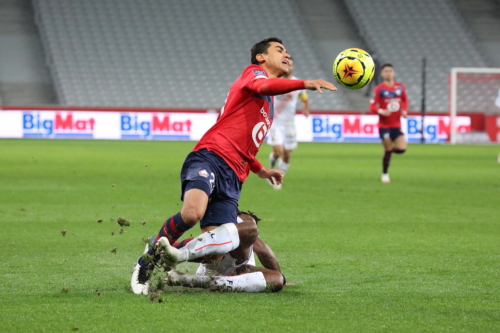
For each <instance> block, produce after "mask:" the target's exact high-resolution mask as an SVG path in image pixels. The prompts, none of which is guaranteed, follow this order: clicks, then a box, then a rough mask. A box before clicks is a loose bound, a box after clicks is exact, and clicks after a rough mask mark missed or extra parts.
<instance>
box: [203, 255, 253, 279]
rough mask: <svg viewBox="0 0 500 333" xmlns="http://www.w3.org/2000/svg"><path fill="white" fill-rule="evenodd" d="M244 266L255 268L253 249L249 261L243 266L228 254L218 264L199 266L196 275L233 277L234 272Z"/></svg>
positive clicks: (244, 262)
mask: <svg viewBox="0 0 500 333" xmlns="http://www.w3.org/2000/svg"><path fill="white" fill-rule="evenodd" d="M243 265H251V266H255V257H254V254H253V249H250V253H249V255H248V258H247V260H245V261H243V262H242V263H241V264H236V259H234V258H233V257H231V255H230V254H229V253H227V254H226V255H225V256H224V258H223V259H222V260H221V261H219V262H217V263H213V264H200V265H199V266H198V269H197V270H196V275H210V276H212V275H224V276H229V275H233V273H234V271H235V270H236V269H237V268H239V267H241V266H243Z"/></svg>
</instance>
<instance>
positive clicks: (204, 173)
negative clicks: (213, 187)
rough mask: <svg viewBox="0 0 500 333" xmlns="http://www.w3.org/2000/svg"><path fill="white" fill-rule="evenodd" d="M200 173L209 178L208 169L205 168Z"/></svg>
mask: <svg viewBox="0 0 500 333" xmlns="http://www.w3.org/2000/svg"><path fill="white" fill-rule="evenodd" d="M198 174H199V175H200V176H202V177H205V178H208V172H207V170H205V169H203V170H200V171H199V172H198Z"/></svg>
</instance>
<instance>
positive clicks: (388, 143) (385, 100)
mask: <svg viewBox="0 0 500 333" xmlns="http://www.w3.org/2000/svg"><path fill="white" fill-rule="evenodd" d="M380 76H382V79H383V82H382V83H381V84H379V85H377V86H376V87H375V89H374V90H373V97H372V98H371V100H370V110H371V111H373V112H375V113H377V114H378V115H379V123H378V128H379V134H380V139H381V140H382V145H383V146H384V158H383V159H382V179H381V180H382V183H390V182H391V180H390V178H389V173H388V170H389V164H390V163H391V156H392V153H395V154H403V153H404V152H405V151H406V139H405V136H404V134H403V132H402V131H401V117H403V118H406V116H407V115H408V98H407V96H406V88H405V86H404V85H403V84H402V83H399V82H395V81H394V67H393V66H392V65H391V64H385V65H383V66H382V69H381V73H380Z"/></svg>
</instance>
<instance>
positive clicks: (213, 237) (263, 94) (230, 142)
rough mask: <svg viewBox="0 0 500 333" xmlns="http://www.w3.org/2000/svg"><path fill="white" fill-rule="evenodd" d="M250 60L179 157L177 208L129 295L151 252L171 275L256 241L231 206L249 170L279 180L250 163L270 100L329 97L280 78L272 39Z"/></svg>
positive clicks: (144, 282) (278, 45)
mask: <svg viewBox="0 0 500 333" xmlns="http://www.w3.org/2000/svg"><path fill="white" fill-rule="evenodd" d="M223 56H224V55H222V57H223ZM250 56H251V65H249V66H248V67H246V68H245V69H244V70H243V71H242V73H241V74H240V76H238V78H237V79H236V80H235V81H234V83H233V84H232V85H231V87H230V88H229V93H228V96H227V99H226V102H225V103H224V106H223V108H222V109H221V112H220V116H219V118H218V119H217V122H216V123H215V124H214V125H213V126H212V127H211V128H210V129H209V130H208V131H207V132H206V133H205V134H204V135H203V137H202V138H201V140H200V141H199V142H198V143H197V144H196V146H195V147H194V149H193V151H192V152H190V153H189V154H188V155H187V156H186V159H185V161H184V164H183V166H182V169H181V200H183V205H182V209H181V211H180V212H178V213H176V214H174V215H172V216H171V217H169V218H168V219H167V220H166V221H165V222H164V223H163V225H162V227H161V228H160V230H159V232H158V235H157V236H156V238H155V240H154V244H153V246H151V247H149V246H146V252H147V253H145V254H147V255H148V256H149V257H150V258H153V259H154V260H153V262H148V261H146V260H145V256H144V255H143V256H141V257H140V258H139V259H138V260H137V262H136V263H135V265H134V269H133V272H132V278H131V284H132V290H133V291H134V293H136V294H144V293H147V289H148V286H149V279H150V276H151V275H150V272H151V271H152V270H153V268H154V265H155V264H156V263H155V262H154V261H156V260H157V257H156V256H155V254H156V252H157V248H158V250H161V251H163V252H164V253H165V255H164V256H162V258H161V259H162V260H163V264H164V265H165V268H169V269H172V268H174V267H175V265H176V264H177V263H178V262H184V261H186V260H188V259H193V258H201V257H204V256H207V255H214V254H224V253H228V252H229V251H232V250H234V249H236V248H238V246H239V245H240V243H241V244H242V245H243V244H244V243H248V242H250V241H251V240H252V238H254V237H256V236H257V235H258V229H257V226H256V225H255V224H251V223H245V222H243V223H239V224H236V219H237V207H238V200H239V198H240V192H241V187H242V185H243V182H244V181H245V179H246V178H247V177H248V175H249V173H250V171H252V172H253V173H255V174H257V176H259V177H260V178H264V179H269V180H270V181H271V182H273V183H274V182H276V183H277V184H279V183H281V181H282V179H283V171H281V170H275V169H267V168H265V167H263V166H262V164H261V163H260V162H259V161H258V160H257V158H256V155H257V153H258V151H259V148H260V145H261V144H262V142H263V141H264V138H265V137H266V135H267V132H268V130H269V128H270V127H271V125H272V121H273V117H274V99H273V97H272V96H275V95H282V94H286V93H289V92H291V91H294V90H303V89H309V90H317V91H318V92H319V93H323V90H322V89H326V90H331V91H335V90H337V88H335V86H334V85H333V84H331V83H329V82H326V81H324V80H286V79H281V77H283V76H285V75H287V74H288V72H289V71H290V67H289V61H290V55H289V54H288V53H287V51H286V49H285V47H284V46H283V43H282V41H281V39H279V38H276V37H271V38H267V39H265V40H262V41H260V42H258V43H256V44H255V45H254V46H253V47H252V49H251V50H250ZM228 61H230V59H228ZM198 222H200V226H201V227H202V228H210V230H208V231H206V232H204V233H203V234H201V235H200V236H198V237H195V238H194V239H193V240H191V241H190V242H188V243H187V244H185V245H184V247H182V248H181V249H177V248H176V247H174V246H173V244H175V243H176V242H177V240H178V239H179V238H180V237H181V236H182V235H183V234H184V233H185V232H186V231H187V230H189V229H191V228H192V227H193V226H195V225H196V224H197V223H198ZM250 244H253V241H251V242H250Z"/></svg>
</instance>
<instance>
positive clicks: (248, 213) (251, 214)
mask: <svg viewBox="0 0 500 333" xmlns="http://www.w3.org/2000/svg"><path fill="white" fill-rule="evenodd" d="M241 214H246V215H250V216H251V217H252V218H253V219H254V220H255V223H257V224H259V221H260V220H262V219H260V218H258V217H257V215H255V214H254V213H253V212H251V211H247V212H244V211H240V210H238V213H237V215H241Z"/></svg>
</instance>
